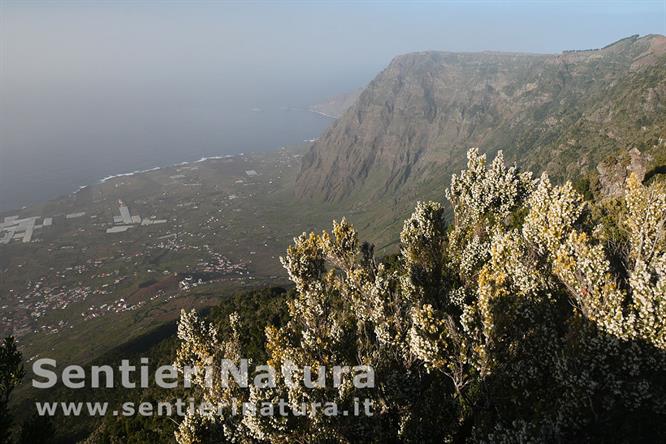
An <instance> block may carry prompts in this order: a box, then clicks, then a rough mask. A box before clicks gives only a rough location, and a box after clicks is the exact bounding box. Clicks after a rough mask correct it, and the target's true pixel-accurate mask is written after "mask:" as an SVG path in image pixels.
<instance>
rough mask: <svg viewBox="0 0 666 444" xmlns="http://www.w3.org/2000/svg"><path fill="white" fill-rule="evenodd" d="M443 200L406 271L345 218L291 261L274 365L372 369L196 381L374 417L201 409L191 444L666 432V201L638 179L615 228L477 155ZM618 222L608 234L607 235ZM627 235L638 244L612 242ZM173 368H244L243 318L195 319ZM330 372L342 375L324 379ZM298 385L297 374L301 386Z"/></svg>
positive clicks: (551, 438) (412, 245)
mask: <svg viewBox="0 0 666 444" xmlns="http://www.w3.org/2000/svg"><path fill="white" fill-rule="evenodd" d="M446 197H447V198H448V200H449V202H450V204H451V206H452V209H453V222H452V224H451V226H447V223H446V221H445V218H444V208H443V206H442V205H440V204H439V203H435V202H427V203H424V202H419V203H417V206H416V209H415V211H414V213H413V214H412V215H411V217H409V218H408V219H407V220H406V221H405V223H404V227H403V229H402V232H401V234H400V253H399V255H398V261H397V262H396V265H393V266H389V265H387V264H385V263H382V262H381V261H379V260H377V259H376V258H375V257H374V254H373V249H372V247H371V246H370V245H368V244H365V243H362V242H360V241H359V239H358V235H357V233H356V231H355V230H354V228H353V227H352V226H351V225H350V224H349V223H348V222H347V221H346V220H344V219H343V220H342V221H341V222H339V223H337V222H334V223H333V230H332V231H331V232H330V233H328V232H324V233H322V234H319V235H317V234H314V233H311V234H303V235H301V236H299V237H297V238H296V239H295V240H294V244H293V245H292V246H291V247H289V249H288V251H287V254H286V256H285V257H283V258H282V263H283V265H284V266H285V268H286V270H287V272H288V274H289V277H290V279H291V280H292V281H293V283H294V285H295V288H296V295H297V296H296V297H295V298H294V299H293V300H291V301H290V303H289V313H290V320H289V321H288V322H287V323H286V325H284V326H282V327H281V328H276V327H272V326H269V327H268V328H267V330H266V350H267V353H268V356H269V362H268V364H270V365H271V366H274V367H276V368H280V367H284V366H285V365H291V364H295V365H296V367H297V368H302V367H305V366H312V367H313V368H315V369H318V368H321V370H322V372H330V371H331V370H330V367H329V366H331V365H338V366H348V367H350V368H351V367H354V366H366V365H367V366H371V367H372V368H373V369H374V371H375V382H376V385H375V387H374V388H357V387H356V386H354V385H353V384H352V383H351V376H352V375H345V376H343V377H342V380H341V383H340V384H339V385H336V386H331V385H326V386H322V387H315V388H308V387H305V386H304V385H303V384H302V383H298V384H295V385H290V384H287V383H286V382H287V381H285V380H284V378H283V377H282V376H281V375H279V374H278V376H277V384H276V386H275V387H272V388H263V389H262V388H257V387H250V388H246V389H244V388H240V387H236V386H229V387H223V386H222V385H220V384H217V383H213V384H212V385H211V384H209V385H206V384H205V383H204V382H205V381H203V380H202V379H201V378H200V377H197V378H195V379H194V382H195V383H196V385H197V386H198V387H199V391H200V396H201V397H202V398H203V399H205V400H207V401H210V402H213V403H216V402H221V401H229V400H231V399H237V400H240V401H250V402H253V403H256V402H258V401H267V402H274V401H275V400H276V399H279V398H282V399H285V400H287V401H288V403H289V404H290V405H293V406H297V405H299V404H300V403H302V402H322V403H324V402H327V401H333V402H336V403H337V404H338V405H340V406H346V407H349V406H351V405H352V403H353V400H354V399H355V398H367V399H372V400H373V401H374V406H375V411H374V415H373V416H367V417H346V416H342V415H337V416H328V415H325V414H323V413H321V412H319V413H313V414H309V415H301V416H297V415H287V416H267V417H265V416H255V415H245V416H243V415H240V416H233V415H226V414H224V413H222V414H220V413H219V412H218V413H215V414H210V415H201V414H198V413H192V414H190V416H188V417H187V418H186V419H185V420H184V421H183V422H182V423H181V425H180V428H179V431H178V433H177V439H178V441H179V442H181V443H198V442H208V441H211V440H212V441H215V440H221V439H224V440H228V441H234V442H254V441H257V442H259V441H266V442H314V441H334V442H357V441H365V440H367V441H404V442H423V441H428V442H430V441H446V442H450V441H457V440H471V441H479V442H528V441H546V442H555V441H558V442H559V441H569V440H572V439H580V438H581V437H583V438H584V439H585V440H612V441H623V440H624V441H636V440H639V441H640V440H656V441H663V440H664V439H666V431H665V430H664V429H665V424H666V421H664V420H665V419H666V390H665V389H666V387H664V382H666V378H665V377H664V375H666V236H665V234H664V233H665V231H666V226H665V224H666V222H665V221H666V191H665V190H664V187H663V186H660V185H651V186H645V185H643V184H641V183H640V182H639V181H638V180H637V179H636V178H635V177H634V176H631V177H630V178H629V179H628V180H627V184H626V192H625V195H624V197H623V198H621V202H620V203H621V205H620V207H621V208H622V210H621V211H620V212H618V213H617V214H616V215H615V217H614V218H613V220H612V221H610V222H608V221H607V220H605V221H604V222H603V223H601V222H600V221H599V220H597V219H596V218H595V217H594V214H595V213H594V211H591V210H593V209H594V207H595V206H596V205H601V203H600V202H586V201H584V200H583V197H582V196H580V195H579V194H578V193H577V192H576V191H575V190H574V189H573V187H572V186H571V184H569V183H566V184H564V185H554V184H552V183H551V182H550V181H549V179H548V177H547V175H542V176H541V177H540V178H539V179H532V176H531V175H530V174H529V173H524V172H521V171H520V170H519V169H518V168H517V167H515V166H513V167H506V166H505V164H504V161H503V158H502V154H501V152H500V153H499V154H498V155H497V157H496V158H495V160H493V162H491V164H490V166H487V165H486V158H485V155H481V154H479V152H478V150H476V149H472V150H470V151H469V153H468V165H467V169H466V170H464V171H462V172H461V173H460V174H459V175H454V176H453V178H452V181H451V186H450V189H449V190H447V192H446ZM609 224H611V225H613V226H612V227H611V226H609ZM612 230H615V231H619V232H621V233H623V236H624V238H625V239H626V243H627V245H626V248H609V247H608V242H609V241H608V239H607V237H605V236H604V233H607V232H609V231H612ZM178 335H179V338H180V339H181V348H180V350H179V353H178V357H177V362H176V366H177V367H182V366H183V365H185V364H199V365H206V364H213V365H215V363H217V362H219V361H220V359H221V358H227V359H231V360H240V358H241V356H242V355H243V352H242V341H241V336H242V328H241V327H240V326H239V321H238V319H237V318H233V319H232V320H231V331H229V332H228V333H227V334H222V333H221V332H219V331H217V329H215V328H214V327H213V326H211V325H208V324H206V322H205V321H202V320H199V319H198V318H197V317H196V315H195V314H194V313H186V312H183V314H182V316H181V321H180V326H179V331H178ZM327 376H330V377H332V376H333V375H327ZM297 381H302V380H301V379H298V378H297Z"/></svg>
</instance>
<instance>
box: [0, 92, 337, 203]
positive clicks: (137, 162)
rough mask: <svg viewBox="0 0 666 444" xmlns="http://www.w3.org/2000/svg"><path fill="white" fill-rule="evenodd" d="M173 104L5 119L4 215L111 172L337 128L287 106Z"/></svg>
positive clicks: (1, 137) (264, 147)
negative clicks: (161, 106)
mask: <svg viewBox="0 0 666 444" xmlns="http://www.w3.org/2000/svg"><path fill="white" fill-rule="evenodd" d="M171 105H172V106H165V107H163V108H160V107H155V106H154V104H152V105H151V106H150V107H147V108H146V110H142V109H141V107H140V106H137V107H133V108H131V109H126V110H122V109H104V108H101V109H100V108H98V107H95V106H94V104H91V105H90V108H89V110H88V112H86V110H85V108H84V109H78V110H77V112H76V113H71V112H70V113H62V114H60V115H59V114H58V113H57V112H53V110H51V111H50V112H48V113H44V115H43V118H42V115H41V114H40V112H39V109H41V108H39V109H37V110H35V109H32V110H31V109H26V110H24V112H25V114H24V115H23V116H21V115H12V116H8V115H6V114H5V115H4V117H6V118H5V119H3V121H2V122H0V211H6V210H11V209H16V208H20V207H22V206H26V205H30V204H34V203H37V202H42V201H46V200H49V199H52V198H55V197H58V196H61V195H64V194H67V193H70V192H73V191H75V190H76V189H78V188H79V187H80V186H83V185H90V184H93V183H96V182H98V181H99V180H100V179H102V178H104V177H107V176H110V175H115V174H122V173H128V172H132V171H137V170H145V169H150V168H154V167H163V166H169V165H173V164H176V163H180V162H185V161H193V160H197V159H200V158H202V157H212V156H217V155H225V154H236V153H241V152H244V153H250V152H265V151H270V150H276V149H279V148H280V147H281V146H285V145H291V146H293V145H297V144H302V143H303V142H304V141H305V140H309V139H313V138H316V137H318V136H319V135H320V134H321V133H322V132H323V130H324V129H325V128H327V127H328V126H329V125H330V124H331V123H332V119H329V118H325V117H322V116H319V115H317V114H314V113H311V112H309V111H306V110H304V109H296V108H289V107H285V106H271V107H266V108H262V107H260V106H258V107H249V106H245V107H234V108H225V106H224V105H221V106H219V107H213V108H211V107H210V106H206V107H202V108H199V107H196V106H187V105H183V106H173V104H171ZM26 115H27V116H29V118H28V119H26V118H25V117H26ZM26 121H27V123H26V124H25V126H23V122H26Z"/></svg>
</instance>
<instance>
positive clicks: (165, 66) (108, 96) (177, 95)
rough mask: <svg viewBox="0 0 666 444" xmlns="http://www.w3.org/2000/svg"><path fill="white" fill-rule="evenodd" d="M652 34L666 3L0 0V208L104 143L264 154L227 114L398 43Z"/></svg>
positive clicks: (340, 75) (284, 101) (351, 69)
mask: <svg viewBox="0 0 666 444" xmlns="http://www.w3.org/2000/svg"><path fill="white" fill-rule="evenodd" d="M648 33H660V34H666V0H658V1H615V2H592V1H582V2H581V1H516V2H499V1H496V2H489V1H465V2H463V1H440V2H388V1H383V2H363V3H359V2H342V1H328V2H321V1H311V2H305V1H302V2H296V1H292V2H282V1H280V2H278V1H264V2H231V1H198V2H197V1H166V0H165V1H158V0H154V1H128V0H125V1H123V0H116V1H92V0H91V1H53V2H44V1H30V0H20V1H8V0H0V209H1V208H2V203H3V198H4V201H5V202H19V201H24V200H26V199H27V197H21V196H22V195H21V196H19V195H18V194H16V193H17V192H18V191H17V190H16V189H12V188H11V187H12V186H14V185H11V184H15V183H17V180H19V179H20V178H21V177H26V176H34V177H33V178H32V179H31V180H33V182H30V181H28V182H26V183H24V184H20V185H21V186H25V187H27V189H32V188H34V187H36V186H39V187H47V188H48V187H50V185H49V182H48V181H47V180H46V179H45V178H46V177H47V176H53V177H56V176H58V175H63V174H69V175H72V174H74V173H73V170H72V168H71V164H72V159H76V158H78V159H80V161H79V162H78V165H77V168H78V169H79V170H86V169H87V168H88V167H90V168H91V169H90V171H94V174H98V173H100V172H108V171H113V169H114V168H120V169H123V170H125V169H128V168H131V165H133V163H132V162H134V160H132V159H129V160H127V162H126V165H125V164H120V163H116V164H113V165H111V164H104V165H102V164H101V163H100V162H103V161H104V162H110V160H108V159H107V160H105V159H106V158H104V156H102V155H99V154H100V153H105V154H106V155H107V157H113V156H109V152H115V153H117V155H116V156H115V160H117V157H121V156H125V157H126V156H128V155H130V156H132V155H133V156H138V157H137V158H140V159H141V160H142V162H143V163H141V162H139V163H141V165H145V164H151V165H152V164H160V159H161V157H162V155H163V154H164V155H165V156H164V159H166V160H171V159H172V158H179V159H183V158H184V159H183V160H187V159H189V158H192V157H194V156H195V155H198V154H199V153H218V151H230V150H231V151H233V150H236V151H248V150H252V149H268V142H266V140H269V139H270V137H271V134H270V133H269V130H270V129H271V128H275V127H279V126H280V125H282V124H278V123H275V122H273V124H272V125H268V126H267V127H266V128H263V129H262V128H261V127H260V125H259V126H257V125H255V124H254V123H252V122H254V121H252V120H251V119H248V118H245V117H243V119H244V120H243V122H244V123H243V122H240V121H238V122H237V120H238V119H239V116H238V113H239V110H242V112H246V111H247V110H249V109H251V108H262V109H274V108H275V109H277V108H278V107H285V106H295V107H299V106H305V105H308V104H311V103H313V102H317V101H318V100H320V99H322V98H325V97H327V96H330V95H335V94H337V93H339V92H344V91H348V90H352V89H355V88H357V87H360V86H363V85H365V84H366V83H367V82H368V81H369V80H371V79H372V78H373V77H374V76H375V75H376V74H377V72H378V71H380V70H381V69H382V68H383V67H384V66H386V64H387V63H388V62H389V61H390V60H391V58H392V57H394V56H395V55H397V54H401V53H405V52H409V51H420V50H428V49H442V50H451V51H480V50H503V51H526V52H560V51H562V50H564V49H585V48H594V47H601V46H605V45H606V44H608V43H611V42H613V41H615V40H617V39H620V38H622V37H626V36H628V35H632V34H641V35H643V34H648ZM242 112H241V114H242ZM216 119H217V120H216ZM220 121H221V122H223V123H224V124H225V125H226V127H224V125H222V124H220ZM243 124H244V125H246V126H250V127H251V126H253V125H255V127H256V131H255V132H256V133H257V134H258V133H262V137H263V139H261V140H260V141H259V140H254V139H247V140H246V139H244V138H243V137H242V136H241V135H240V133H238V134H236V133H234V130H239V131H240V129H242V130H243V131H245V133H247V131H246V128H245V127H243ZM221 125H222V126H221ZM286 125H287V126H288V125H289V124H286ZM290 125H293V126H294V127H295V128H297V127H298V126H299V123H298V122H296V121H292V122H291V123H290ZM221 128H222V129H221ZM319 130H320V128H319V127H318V126H317V124H314V125H313V127H312V129H311V130H310V129H308V131H304V132H303V134H301V133H298V132H295V133H294V134H295V135H294V137H301V136H305V135H307V134H310V133H311V132H313V131H319ZM289 134H291V133H289ZM286 137H287V135H286V133H285V138H286ZM192 140H194V141H193V142H192V144H191V145H192V146H191V147H186V149H187V150H190V151H186V152H185V154H187V153H190V152H191V153H192V154H191V155H187V156H186V155H184V154H183V153H181V151H182V150H183V149H185V148H183V146H184V144H186V143H189V142H190V141H192ZM224 142H226V144H225V143H224ZM279 142H280V143H284V140H280V141H279ZM230 143H232V144H233V146H234V147H235V148H233V149H232V148H229V146H230ZM271 146H273V145H271ZM179 150H180V151H179ZM166 154H170V155H166ZM45 158H46V160H45ZM95 162H98V163H100V165H97V166H98V168H97V169H95V168H92V166H94V165H93V164H94V163H95ZM40 163H41V164H42V165H41V166H40ZM102 166H104V167H103V168H102ZM117 172H122V171H117ZM90 174H93V173H92V172H91V173H90ZM17 177H18V178H19V179H17ZM91 177H92V176H91ZM91 177H89V176H87V175H81V176H80V177H75V178H74V179H72V181H74V182H77V181H86V180H90V178H91ZM37 179H39V180H40V181H41V182H35V181H36V180H37ZM26 180H27V179H26ZM19 182H20V180H19ZM77 183H78V182H77ZM8 187H9V188H8ZM17 187H18V185H16V186H14V188H17ZM56 189H57V190H60V189H59V188H57V187H55V188H54V189H53V190H52V193H55V192H56V191H55V190H56ZM23 191H25V190H23ZM58 192H61V191H58ZM25 194H26V196H27V195H28V194H30V193H28V192H26V193H25Z"/></svg>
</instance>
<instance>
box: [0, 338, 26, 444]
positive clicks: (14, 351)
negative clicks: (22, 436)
mask: <svg viewBox="0 0 666 444" xmlns="http://www.w3.org/2000/svg"><path fill="white" fill-rule="evenodd" d="M24 375H25V371H24V370H23V357H22V356H21V352H19V351H18V348H17V347H16V341H15V340H14V338H13V337H12V336H8V337H6V338H4V340H3V341H2V343H0V443H9V442H11V429H12V424H13V418H12V416H11V414H10V412H9V408H8V404H9V398H10V396H11V394H12V392H13V391H14V388H15V387H16V386H17V385H18V384H19V383H20V382H21V379H23V376H24Z"/></svg>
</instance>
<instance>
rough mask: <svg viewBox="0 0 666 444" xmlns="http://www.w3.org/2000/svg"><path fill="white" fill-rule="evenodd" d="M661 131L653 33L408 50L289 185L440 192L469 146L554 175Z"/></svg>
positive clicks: (644, 143)
mask: <svg viewBox="0 0 666 444" xmlns="http://www.w3.org/2000/svg"><path fill="white" fill-rule="evenodd" d="M663 138H666V37H664V36H659V35H648V36H645V37H642V38H639V37H638V36H632V37H628V38H626V39H622V40H620V41H618V42H615V43H613V44H611V45H608V46H607V47H605V48H602V49H598V50H586V51H568V52H565V53H562V54H559V55H534V54H514V53H488V52H484V53H450V52H420V53H412V54H406V55H403V56H399V57H397V58H395V59H394V60H393V61H392V62H391V63H390V65H389V66H388V67H387V68H386V69H385V70H384V71H382V72H381V73H380V74H379V75H378V76H377V77H376V78H375V79H374V80H373V81H372V82H371V83H370V85H369V86H368V87H367V88H366V90H365V91H364V92H363V93H362V94H361V96H360V97H359V99H358V100H357V102H356V103H355V105H354V106H353V107H352V108H350V109H349V110H348V111H347V112H346V113H345V114H344V115H343V116H342V117H341V118H340V119H339V120H338V121H337V122H335V123H334V124H333V125H332V127H331V128H330V129H329V130H328V131H327V132H326V133H325V134H324V135H323V136H322V137H321V138H320V139H319V140H318V141H317V142H315V143H314V144H313V145H312V146H311V147H310V149H309V151H308V152H307V154H306V155H305V156H304V158H303V163H302V167H301V170H300V172H299V175H298V178H297V182H296V194H297V195H298V196H299V197H301V198H313V199H316V200H320V201H321V200H324V201H332V202H345V201H346V202H349V203H350V204H352V206H357V207H359V208H360V207H367V206H368V205H370V206H373V205H376V204H378V203H379V204H381V205H384V206H386V205H399V204H398V203H397V202H399V201H401V200H403V201H409V202H413V200H412V199H413V197H414V196H424V197H427V196H428V194H429V193H433V194H434V195H436V196H439V198H440V199H441V192H442V190H443V187H444V186H445V185H446V181H448V178H449V177H450V176H451V173H453V172H455V171H457V170H458V169H460V168H461V167H462V166H463V164H464V161H465V152H466V151H467V149H468V148H469V147H470V146H479V147H481V150H482V151H483V152H489V153H490V154H491V155H492V154H493V153H494V152H495V151H497V150H500V149H501V150H504V152H505V157H506V158H507V160H509V161H516V160H520V163H521V165H522V166H523V167H524V168H526V169H531V170H534V171H537V172H538V171H543V170H547V171H549V173H551V175H553V176H556V177H557V178H560V179H562V178H575V177H576V176H578V175H579V174H580V173H581V172H585V171H589V170H593V169H594V168H596V166H597V164H598V163H599V162H600V161H601V160H603V159H604V158H605V157H606V156H607V155H609V154H612V153H616V152H617V151H618V150H620V149H631V148H638V149H639V150H641V151H642V152H646V151H647V152H652V153H655V152H659V151H663V150H666V144H665V143H664V141H663ZM435 190H436V193H435ZM391 202H392V203H391Z"/></svg>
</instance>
